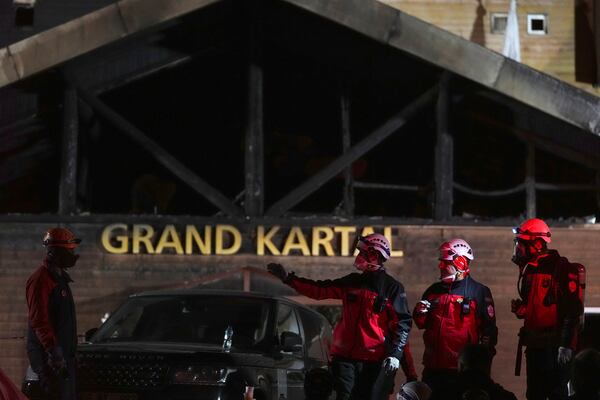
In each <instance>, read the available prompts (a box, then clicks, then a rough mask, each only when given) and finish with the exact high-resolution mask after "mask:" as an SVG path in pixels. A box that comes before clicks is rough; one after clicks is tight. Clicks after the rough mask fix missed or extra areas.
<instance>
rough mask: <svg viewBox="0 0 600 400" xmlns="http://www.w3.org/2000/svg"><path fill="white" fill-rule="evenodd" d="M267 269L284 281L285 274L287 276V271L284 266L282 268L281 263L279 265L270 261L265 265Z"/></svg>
mask: <svg viewBox="0 0 600 400" xmlns="http://www.w3.org/2000/svg"><path fill="white" fill-rule="evenodd" d="M267 271H269V272H270V273H271V274H273V275H274V276H275V277H277V278H279V279H281V280H282V281H284V280H285V278H287V276H288V273H287V272H286V270H285V268H283V265H281V264H276V263H270V264H268V265H267Z"/></svg>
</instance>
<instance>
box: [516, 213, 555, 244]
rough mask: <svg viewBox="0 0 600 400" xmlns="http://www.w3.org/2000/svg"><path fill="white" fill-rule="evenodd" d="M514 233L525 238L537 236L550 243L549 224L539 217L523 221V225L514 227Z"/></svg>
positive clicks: (530, 238)
mask: <svg viewBox="0 0 600 400" xmlns="http://www.w3.org/2000/svg"><path fill="white" fill-rule="evenodd" d="M513 233H514V234H516V235H517V238H519V239H523V240H534V239H537V238H540V239H542V240H543V241H544V242H546V243H550V242H551V241H552V240H551V239H550V236H552V235H551V233H550V228H548V225H547V224H546V223H545V222H544V221H542V220H541V219H539V218H531V219H528V220H527V221H525V222H523V223H522V224H521V226H519V227H517V228H513Z"/></svg>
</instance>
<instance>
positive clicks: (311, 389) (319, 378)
mask: <svg viewBox="0 0 600 400" xmlns="http://www.w3.org/2000/svg"><path fill="white" fill-rule="evenodd" d="M332 391H333V379H332V377H331V374H330V373H329V371H327V370H326V369H323V368H314V369H311V370H310V371H308V372H307V373H306V377H305V378H304V395H305V396H306V400H327V399H328V398H329V396H330V395H331V392H332Z"/></svg>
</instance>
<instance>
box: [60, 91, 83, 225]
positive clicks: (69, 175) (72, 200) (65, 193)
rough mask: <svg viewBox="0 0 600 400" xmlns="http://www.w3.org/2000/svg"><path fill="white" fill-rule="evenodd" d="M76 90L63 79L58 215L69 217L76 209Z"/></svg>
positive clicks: (77, 128) (77, 129) (77, 125)
mask: <svg viewBox="0 0 600 400" xmlns="http://www.w3.org/2000/svg"><path fill="white" fill-rule="evenodd" d="M78 122H79V121H78V113H77V90H76V89H75V87H74V86H73V85H72V83H71V82H70V81H69V80H68V79H65V90H64V94H63V129H62V144H61V168H60V185H59V195H58V213H59V214H61V215H69V214H73V213H75V210H76V207H77V148H78V146H77V140H78V133H79V123H78Z"/></svg>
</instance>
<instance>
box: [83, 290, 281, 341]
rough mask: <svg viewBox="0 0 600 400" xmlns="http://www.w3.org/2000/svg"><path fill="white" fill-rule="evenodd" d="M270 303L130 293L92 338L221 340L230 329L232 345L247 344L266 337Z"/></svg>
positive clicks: (214, 297) (100, 339) (247, 299)
mask: <svg viewBox="0 0 600 400" xmlns="http://www.w3.org/2000/svg"><path fill="white" fill-rule="evenodd" d="M269 312H270V303H269V302H267V301H265V300H262V299H253V298H243V297H224V296H211V297H209V296H152V297H138V298H132V299H129V300H128V301H127V302H126V303H125V304H124V305H123V306H122V307H121V308H120V309H119V310H118V311H117V312H116V313H115V314H114V315H113V316H112V317H111V318H110V319H108V321H106V323H105V324H104V325H102V326H101V327H100V329H99V330H98V332H97V333H96V334H95V335H94V337H93V338H92V342H95V343H99V342H100V343H101V342H114V341H131V342H179V343H198V344H208V345H219V346H222V345H223V339H224V335H225V330H226V329H227V327H228V326H231V327H232V329H233V338H232V347H233V348H234V349H235V348H244V349H250V348H253V347H256V346H257V345H259V344H260V343H261V342H262V341H263V340H264V339H265V337H266V331H267V320H268V319H269Z"/></svg>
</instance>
